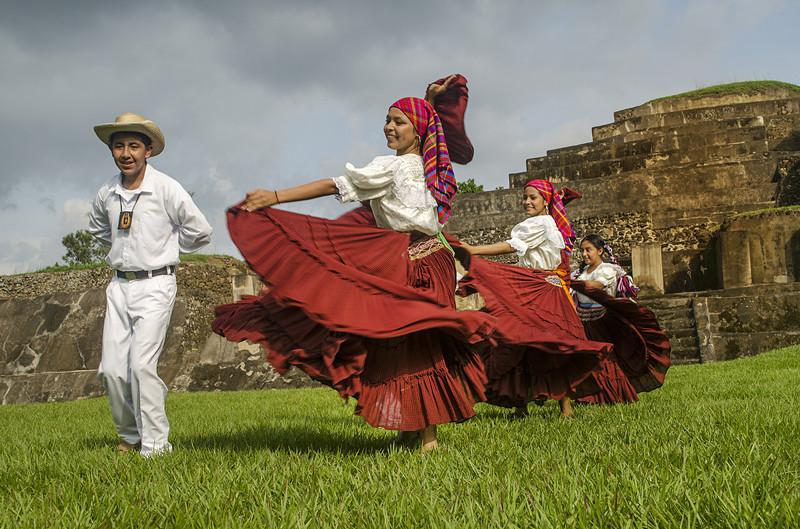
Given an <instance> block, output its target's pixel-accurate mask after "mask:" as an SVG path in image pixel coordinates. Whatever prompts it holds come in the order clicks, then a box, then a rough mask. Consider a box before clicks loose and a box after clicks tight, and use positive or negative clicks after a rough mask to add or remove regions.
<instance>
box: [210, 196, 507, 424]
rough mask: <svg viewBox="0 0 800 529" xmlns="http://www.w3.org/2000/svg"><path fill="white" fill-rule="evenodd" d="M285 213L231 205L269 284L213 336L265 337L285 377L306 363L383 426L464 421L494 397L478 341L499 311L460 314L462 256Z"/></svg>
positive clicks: (224, 311) (225, 318)
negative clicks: (424, 251) (487, 389)
mask: <svg viewBox="0 0 800 529" xmlns="http://www.w3.org/2000/svg"><path fill="white" fill-rule="evenodd" d="M371 220H372V217H371V213H370V212H368V211H366V210H364V209H363V208H362V209H359V210H356V211H354V212H352V213H350V214H348V215H346V216H344V217H342V218H340V219H338V220H328V219H321V218H316V217H311V216H307V215H299V214H295V213H290V212H286V211H281V210H276V209H265V210H261V211H258V212H253V213H248V212H244V211H241V210H238V209H232V210H230V211H229V212H228V229H229V231H230V234H231V238H232V239H233V241H234V243H235V244H236V246H237V247H238V248H239V251H240V252H241V253H242V255H243V256H244V258H245V260H246V261H247V263H248V264H249V265H250V267H251V268H252V269H253V270H254V271H255V272H256V273H258V275H259V276H260V277H261V278H262V280H263V281H264V283H265V285H266V287H267V291H266V292H265V293H264V294H263V295H261V296H257V297H248V298H247V299H243V300H242V301H241V302H239V303H234V304H230V305H221V306H219V307H217V310H216V315H217V317H216V319H215V320H214V323H213V328H214V331H215V332H217V333H219V334H221V335H223V336H225V337H226V338H227V339H229V340H231V341H242V340H249V341H251V342H257V343H260V344H261V345H262V346H263V347H264V348H265V350H266V352H267V360H268V361H269V362H270V363H271V364H272V365H273V366H274V367H275V369H276V370H277V371H278V372H279V373H285V372H286V371H287V370H288V369H289V368H290V367H292V366H296V367H298V368H300V369H301V370H303V371H304V372H306V373H307V374H308V375H309V376H310V377H311V378H313V379H314V380H318V381H320V382H322V383H323V384H326V385H328V386H331V387H333V388H334V389H336V390H337V391H338V392H339V394H340V395H341V396H342V397H354V398H355V399H357V401H358V405H357V408H356V413H357V414H359V415H361V416H363V417H364V419H365V420H366V421H367V422H368V423H369V424H371V425H372V426H376V427H381V428H387V429H392V430H405V431H409V430H419V429H422V428H424V427H426V426H429V425H433V424H442V423H448V422H454V421H462V420H465V419H468V418H470V417H472V416H473V415H474V411H473V406H474V404H475V402H477V401H482V400H484V399H485V395H484V383H485V374H484V369H483V362H482V359H481V357H480V355H479V354H478V353H476V352H475V351H474V350H473V347H471V346H470V344H477V343H480V342H483V341H484V340H488V339H490V338H489V337H490V336H491V334H492V330H493V323H494V322H493V318H491V316H488V315H486V314H482V313H479V312H458V311H456V310H455V296H454V291H455V263H454V260H453V257H452V255H451V254H450V252H449V251H448V250H447V249H445V248H441V249H439V250H437V251H434V252H433V253H430V254H429V255H425V256H423V257H421V258H419V259H410V258H409V245H410V244H411V237H410V234H408V233H398V232H394V231H391V230H386V229H382V228H377V227H375V226H374V225H370V224H369V222H370V221H371Z"/></svg>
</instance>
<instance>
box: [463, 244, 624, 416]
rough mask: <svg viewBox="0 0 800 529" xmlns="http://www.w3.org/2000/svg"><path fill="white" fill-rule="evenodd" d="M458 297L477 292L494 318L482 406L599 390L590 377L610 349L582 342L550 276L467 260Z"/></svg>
mask: <svg viewBox="0 0 800 529" xmlns="http://www.w3.org/2000/svg"><path fill="white" fill-rule="evenodd" d="M460 285H461V289H460V293H461V294H463V295H468V294H472V293H476V292H477V293H480V294H481V296H483V299H484V301H485V308H484V310H485V311H486V312H488V313H489V314H491V315H492V316H494V317H495V318H496V319H497V327H496V331H495V340H496V341H497V345H496V346H495V347H490V348H488V349H487V350H486V351H485V353H484V363H485V365H486V374H487V376H488V379H489V382H488V384H487V387H486V392H487V397H488V400H487V401H488V402H489V403H491V404H495V405H499V406H507V407H516V406H524V405H525V404H527V403H528V402H530V401H532V400H541V399H560V398H562V397H565V396H571V397H578V396H582V395H588V394H593V393H596V392H597V391H598V390H599V387H598V385H597V381H596V380H595V377H594V374H595V372H596V370H597V369H598V366H599V365H600V361H601V359H602V358H603V357H604V356H605V355H607V354H608V353H609V352H610V350H611V345H610V344H607V343H601V342H596V341H591V340H588V339H587V338H586V334H585V332H584V330H583V325H582V324H581V321H580V319H579V318H578V316H577V314H576V313H575V309H574V307H573V306H572V302H571V300H570V298H569V296H568V294H567V292H566V291H565V290H564V288H563V285H562V283H561V282H560V281H559V280H558V275H556V274H555V273H554V272H550V271H544V270H535V269H529V268H522V267H519V266H512V265H507V264H503V263H497V262H493V261H487V260H484V259H481V258H474V257H473V258H471V259H470V262H469V273H468V275H467V276H466V277H464V278H463V279H462V280H461V283H460Z"/></svg>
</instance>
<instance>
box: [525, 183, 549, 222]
mask: <svg viewBox="0 0 800 529" xmlns="http://www.w3.org/2000/svg"><path fill="white" fill-rule="evenodd" d="M546 206H547V202H545V201H544V197H542V195H541V193H539V190H538V189H536V188H535V187H530V186H528V187H526V188H525V190H524V191H523V192H522V207H523V209H525V213H527V214H528V216H529V217H536V216H537V215H546V214H547V208H546Z"/></svg>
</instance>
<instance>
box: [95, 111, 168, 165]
mask: <svg viewBox="0 0 800 529" xmlns="http://www.w3.org/2000/svg"><path fill="white" fill-rule="evenodd" d="M115 132H138V133H139V134H144V135H145V136H147V137H148V138H150V141H151V142H152V146H153V152H152V154H150V156H157V155H159V154H160V153H161V151H163V150H164V134H162V133H161V129H159V128H158V125H156V124H155V123H153V122H152V121H150V120H149V119H146V118H145V117H144V116H140V115H139V114H134V113H133V112H125V113H124V114H122V115H119V116H117V119H115V120H114V123H103V124H101V125H96V126H95V128H94V133H95V134H97V137H98V138H100V141H102V142H103V143H105V144H106V145H108V142H109V141H111V135H112V134H114V133H115Z"/></svg>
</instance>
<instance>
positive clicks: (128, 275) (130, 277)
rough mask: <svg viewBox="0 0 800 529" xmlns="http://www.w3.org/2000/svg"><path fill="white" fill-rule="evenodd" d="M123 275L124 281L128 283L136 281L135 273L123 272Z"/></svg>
mask: <svg viewBox="0 0 800 529" xmlns="http://www.w3.org/2000/svg"><path fill="white" fill-rule="evenodd" d="M123 274H125V279H127V280H128V281H133V280H134V279H136V272H123Z"/></svg>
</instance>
